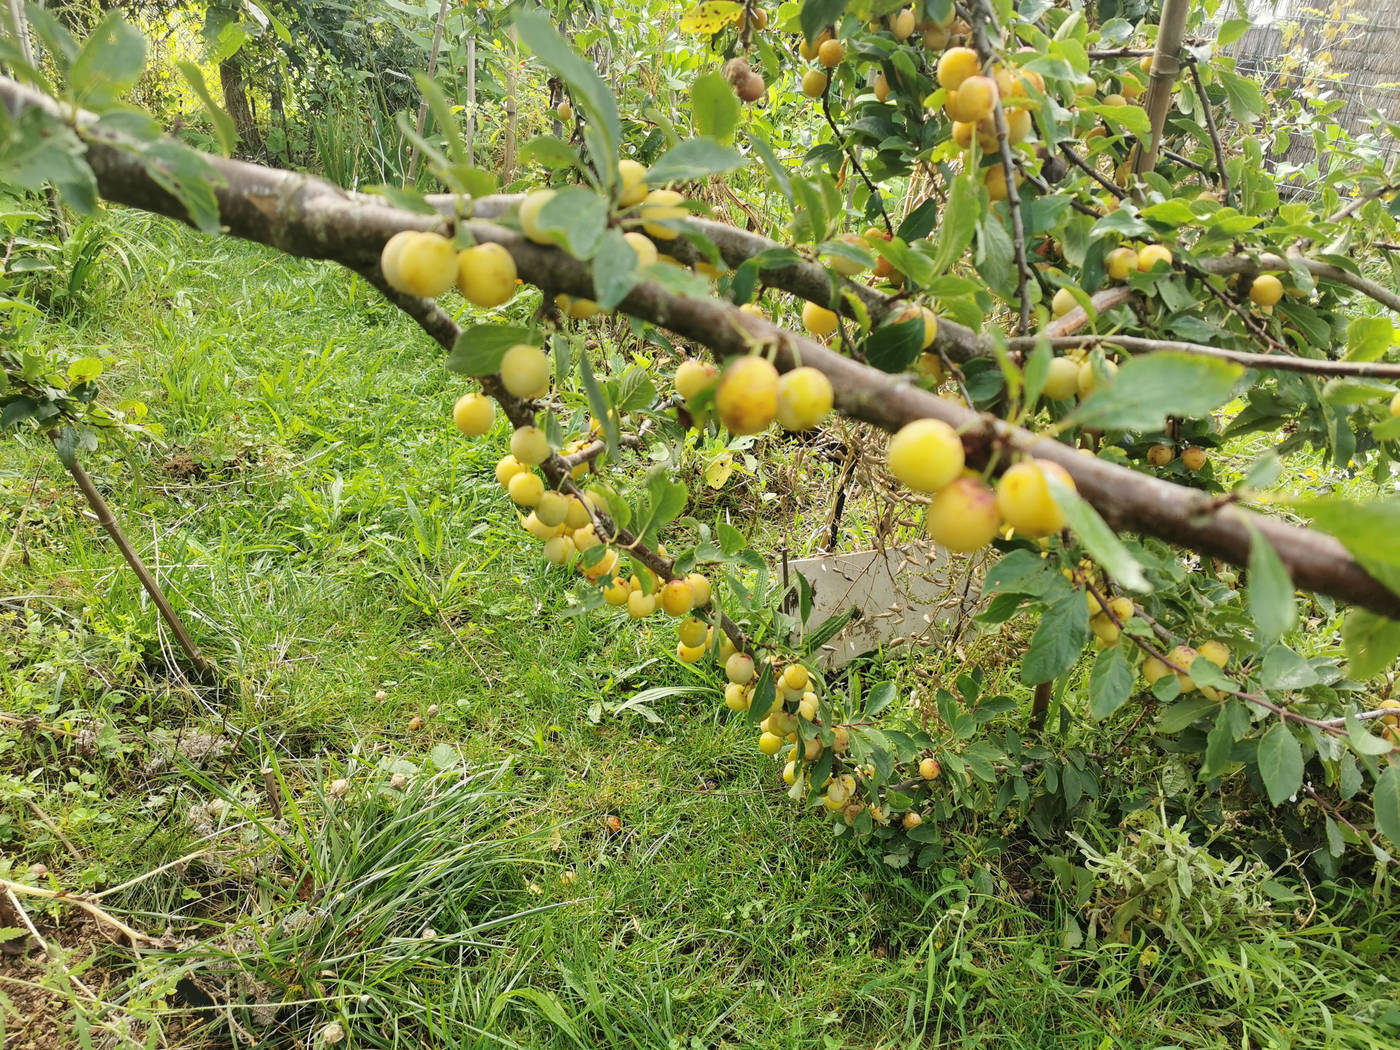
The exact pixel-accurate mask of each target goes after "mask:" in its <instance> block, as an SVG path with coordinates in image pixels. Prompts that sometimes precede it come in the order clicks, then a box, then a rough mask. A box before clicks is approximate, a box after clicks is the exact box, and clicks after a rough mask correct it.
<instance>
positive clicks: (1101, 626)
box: [1089, 613, 1121, 646]
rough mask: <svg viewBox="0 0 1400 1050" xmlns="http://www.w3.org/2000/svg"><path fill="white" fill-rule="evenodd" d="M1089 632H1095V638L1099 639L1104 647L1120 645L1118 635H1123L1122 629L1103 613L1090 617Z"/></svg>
mask: <svg viewBox="0 0 1400 1050" xmlns="http://www.w3.org/2000/svg"><path fill="white" fill-rule="evenodd" d="M1089 630H1091V631H1093V632H1094V637H1096V638H1098V640H1099V641H1101V642H1103V644H1104V645H1108V646H1112V645H1117V644H1118V635H1119V634H1120V633H1121V629H1120V628H1119V626H1118V625H1117V624H1116V623H1114V622H1113V621H1112V620H1110V619H1109V618H1108V617H1107V616H1104V615H1103V614H1102V613H1100V614H1099V615H1098V616H1091V617H1089Z"/></svg>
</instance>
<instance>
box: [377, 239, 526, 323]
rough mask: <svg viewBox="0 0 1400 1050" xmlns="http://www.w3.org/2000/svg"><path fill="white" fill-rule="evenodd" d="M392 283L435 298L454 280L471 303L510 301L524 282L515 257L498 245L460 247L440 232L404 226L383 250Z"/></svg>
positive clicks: (422, 296) (408, 291)
mask: <svg viewBox="0 0 1400 1050" xmlns="http://www.w3.org/2000/svg"><path fill="white" fill-rule="evenodd" d="M379 268H380V270H381V271H382V272H383V274H384V279H385V281H387V282H388V283H389V286H390V287H391V288H393V289H395V290H396V291H400V292H403V293H404V294H405V295H415V296H417V297H418V298H420V299H436V298H437V297H438V296H440V295H443V294H444V293H446V292H447V290H448V289H450V288H452V287H453V286H454V285H455V286H456V287H457V290H458V291H459V292H461V293H462V296H463V298H465V299H466V300H467V301H468V302H470V303H472V304H474V305H476V306H481V307H491V306H500V305H502V304H503V303H506V302H509V301H510V298H511V296H513V295H514V294H515V289H516V286H517V285H519V284H520V282H519V280H518V279H517V278H516V273H515V260H514V259H513V258H511V254H510V252H509V251H507V250H506V249H505V248H504V247H502V246H501V245H499V244H492V243H489V242H488V243H485V244H477V245H473V246H472V247H470V248H466V249H464V250H462V251H458V250H457V248H456V247H455V246H454V245H453V243H452V241H450V240H448V239H447V238H446V237H444V236H443V235H442V234H440V233H426V232H419V231H417V230H401V231H400V232H398V233H396V234H394V235H393V236H392V237H390V238H389V240H388V241H386V242H385V244H384V249H383V251H381V252H380V255H379Z"/></svg>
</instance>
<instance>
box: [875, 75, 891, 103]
mask: <svg viewBox="0 0 1400 1050" xmlns="http://www.w3.org/2000/svg"><path fill="white" fill-rule="evenodd" d="M870 90H871V91H873V92H874V93H875V101H877V102H884V101H885V99H887V98H889V97H890V82H889V80H888V79H887V78H886V77H885V74H884V73H877V74H876V75H875V82H874V83H873V84H871V85H870Z"/></svg>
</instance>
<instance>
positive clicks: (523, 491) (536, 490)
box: [506, 456, 544, 507]
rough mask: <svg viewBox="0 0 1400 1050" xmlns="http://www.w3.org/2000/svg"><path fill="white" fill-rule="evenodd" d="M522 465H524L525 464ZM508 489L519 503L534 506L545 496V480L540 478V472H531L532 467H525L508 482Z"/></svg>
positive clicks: (524, 505) (513, 498) (512, 497)
mask: <svg viewBox="0 0 1400 1050" xmlns="http://www.w3.org/2000/svg"><path fill="white" fill-rule="evenodd" d="M511 458H512V459H514V458H515V457H513V456H512V457H511ZM521 465H522V466H524V464H521ZM506 491H507V492H509V493H510V498H511V499H512V500H513V501H514V502H515V503H516V504H517V505H519V506H521V507H533V506H534V505H535V504H537V503H538V502H539V501H540V499H541V498H542V497H543V496H544V482H543V481H541V480H540V476H539V475H538V474H532V473H530V468H529V467H525V472H524V473H523V474H517V475H516V476H515V477H513V478H511V479H510V481H509V482H507V483H506Z"/></svg>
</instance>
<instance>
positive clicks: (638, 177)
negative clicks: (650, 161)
mask: <svg viewBox="0 0 1400 1050" xmlns="http://www.w3.org/2000/svg"><path fill="white" fill-rule="evenodd" d="M617 174H618V182H619V186H618V191H617V203H618V204H620V205H621V206H622V207H624V208H631V207H633V206H634V205H637V204H641V203H642V201H644V200H646V196H647V193H648V191H649V190H650V187H649V186H647V184H646V175H647V168H646V165H645V164H642V163H639V162H638V161H635V160H630V159H628V158H626V157H624V158H623V159H622V160H620V161H618V162H617Z"/></svg>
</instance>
